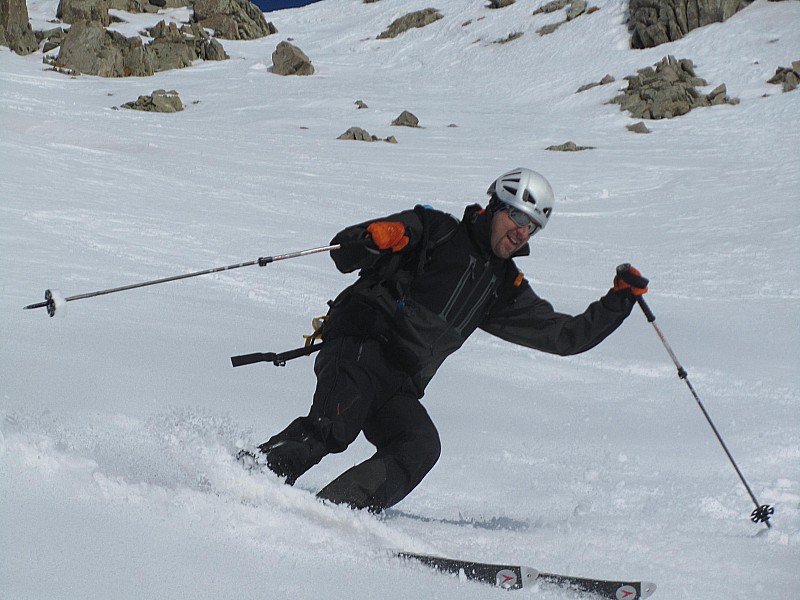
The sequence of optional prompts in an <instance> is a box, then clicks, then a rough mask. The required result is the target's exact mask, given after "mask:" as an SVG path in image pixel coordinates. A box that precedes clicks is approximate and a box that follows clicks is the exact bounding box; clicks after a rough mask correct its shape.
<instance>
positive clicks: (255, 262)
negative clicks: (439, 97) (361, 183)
mask: <svg viewBox="0 0 800 600" xmlns="http://www.w3.org/2000/svg"><path fill="white" fill-rule="evenodd" d="M369 241H370V239H369V238H363V239H359V240H353V241H349V242H343V243H341V244H331V245H329V246H320V247H318V248H309V249H307V250H300V251H298V252H289V253H287V254H278V255H276V256H264V257H261V258H258V259H256V260H249V261H246V262H241V263H237V264H234V265H227V266H225V267H215V268H213V269H205V270H203V271H195V272H194V273H186V274H183V275H173V276H172V277H163V278H161V279H153V280H152V281H144V282H142V283H133V284H130V285H123V286H120V287H115V288H109V289H107V290H99V291H96V292H87V293H85V294H77V295H75V296H69V297H67V298H64V301H65V302H72V301H73V300H83V299H85V298H94V297H96V296H104V295H106V294H115V293H116V292H124V291H127V290H135V289H137V288H143V287H147V286H151V285H159V284H161V283H168V282H170V281H178V280H181V279H189V278H190V277H198V276H200V275H210V274H211V273H221V272H222V271H230V270H231V269H239V268H241V267H252V266H253V265H258V266H260V267H265V266H267V265H268V264H270V263H273V262H277V261H279V260H286V259H289V258H297V257H300V256H308V255H309V254H317V253H318V252H331V251H332V250H338V249H340V248H344V247H348V246H363V245H366V244H367V243H368V242H369ZM48 304H49V302H48V301H46V302H37V303H35V304H29V305H28V306H24V307H23V309H24V310H28V309H32V308H44V307H46V306H47V305H48Z"/></svg>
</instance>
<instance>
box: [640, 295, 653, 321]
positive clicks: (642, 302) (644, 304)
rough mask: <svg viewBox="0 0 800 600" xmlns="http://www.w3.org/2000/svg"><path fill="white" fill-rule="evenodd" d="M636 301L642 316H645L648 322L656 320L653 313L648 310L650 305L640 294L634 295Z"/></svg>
mask: <svg viewBox="0 0 800 600" xmlns="http://www.w3.org/2000/svg"><path fill="white" fill-rule="evenodd" d="M636 302H638V303H639V307H640V308H641V309H642V312H643V313H644V316H645V317H647V322H648V323H652V322H653V321H655V320H656V316H655V315H654V314H653V311H652V310H650V307H649V306H648V305H647V302H645V300H644V298H642V297H641V296H636Z"/></svg>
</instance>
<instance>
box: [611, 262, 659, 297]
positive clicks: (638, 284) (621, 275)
mask: <svg viewBox="0 0 800 600" xmlns="http://www.w3.org/2000/svg"><path fill="white" fill-rule="evenodd" d="M648 283H650V281H649V280H648V279H647V278H646V277H642V274H641V273H640V272H639V270H638V269H636V268H635V267H632V266H631V265H630V264H629V263H624V264H622V265H620V266H618V267H617V275H616V277H614V288H613V290H614V291H615V292H621V291H622V290H626V289H628V290H630V291H631V292H632V293H633V295H634V296H641V295H642V294H646V293H647V284H648Z"/></svg>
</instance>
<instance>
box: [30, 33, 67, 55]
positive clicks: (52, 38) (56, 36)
mask: <svg viewBox="0 0 800 600" xmlns="http://www.w3.org/2000/svg"><path fill="white" fill-rule="evenodd" d="M33 33H34V35H35V36H36V42H37V43H39V44H41V43H42V42H44V44H43V45H42V52H44V53H47V52H50V51H51V50H55V49H56V48H58V47H59V46H61V42H62V41H63V40H64V38H65V37H66V35H67V30H66V29H63V28H62V27H56V28H54V29H48V30H47V31H34V32H33Z"/></svg>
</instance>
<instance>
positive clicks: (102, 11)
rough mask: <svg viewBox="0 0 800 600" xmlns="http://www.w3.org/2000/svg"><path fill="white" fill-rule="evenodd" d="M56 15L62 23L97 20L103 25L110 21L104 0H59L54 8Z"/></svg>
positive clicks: (106, 3)
mask: <svg viewBox="0 0 800 600" xmlns="http://www.w3.org/2000/svg"><path fill="white" fill-rule="evenodd" d="M56 17H57V18H59V19H61V20H62V21H64V23H75V22H76V21H97V22H98V23H100V24H101V25H102V26H103V27H105V26H107V25H108V24H109V23H111V19H110V18H109V16H108V2H106V0H61V1H60V2H59V3H58V8H57V9H56Z"/></svg>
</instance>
